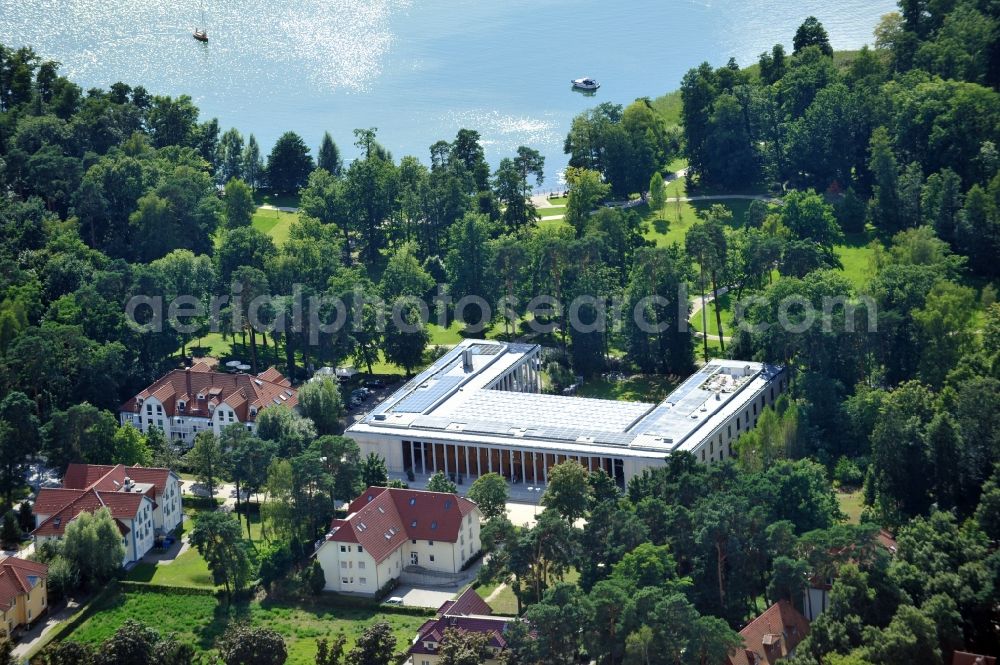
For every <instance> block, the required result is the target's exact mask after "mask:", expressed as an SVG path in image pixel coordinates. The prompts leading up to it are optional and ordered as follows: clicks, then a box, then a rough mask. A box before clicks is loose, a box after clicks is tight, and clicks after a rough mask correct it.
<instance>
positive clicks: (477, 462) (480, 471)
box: [474, 446, 483, 476]
mask: <svg viewBox="0 0 1000 665" xmlns="http://www.w3.org/2000/svg"><path fill="white" fill-rule="evenodd" d="M474 450H475V451H476V476H481V475H483V470H482V468H481V467H480V464H479V463H480V460H479V458H480V454H479V453H480V450H479V446H476V447H475V448H474Z"/></svg>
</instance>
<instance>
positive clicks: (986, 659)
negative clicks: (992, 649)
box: [951, 651, 997, 665]
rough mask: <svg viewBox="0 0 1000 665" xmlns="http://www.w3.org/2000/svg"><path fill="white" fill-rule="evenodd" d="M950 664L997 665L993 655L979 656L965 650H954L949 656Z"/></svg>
mask: <svg viewBox="0 0 1000 665" xmlns="http://www.w3.org/2000/svg"><path fill="white" fill-rule="evenodd" d="M951 665H997V659H996V657H995V656H980V655H978V654H974V653H968V652H967V651H956V652H955V654H954V655H953V656H952V657H951Z"/></svg>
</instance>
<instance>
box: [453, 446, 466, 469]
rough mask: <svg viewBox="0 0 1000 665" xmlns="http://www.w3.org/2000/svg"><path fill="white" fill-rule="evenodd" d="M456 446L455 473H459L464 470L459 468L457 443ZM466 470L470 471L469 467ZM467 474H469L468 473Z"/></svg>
mask: <svg viewBox="0 0 1000 665" xmlns="http://www.w3.org/2000/svg"><path fill="white" fill-rule="evenodd" d="M454 448H455V474H456V475H458V474H459V473H461V472H462V470H461V469H459V468H458V444H457V443H456V444H455V445H454ZM466 471H468V469H466ZM465 475H469V474H468V473H467V474H465Z"/></svg>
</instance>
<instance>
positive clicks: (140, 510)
mask: <svg viewBox="0 0 1000 665" xmlns="http://www.w3.org/2000/svg"><path fill="white" fill-rule="evenodd" d="M180 480H181V479H180V476H178V475H177V474H176V473H174V472H173V471H171V470H170V469H156V468H143V467H139V466H131V467H129V466H123V465H121V464H118V465H116V466H110V465H100V464H70V465H69V467H68V468H67V469H66V474H65V475H64V476H63V484H62V487H55V488H51V487H43V488H42V489H40V490H39V491H38V496H37V497H36V498H35V530H34V531H32V536H34V538H35V543H36V544H38V543H42V542H45V541H46V540H58V539H60V538H62V537H63V535H64V534H65V532H66V525H67V524H69V523H70V522H71V521H73V520H74V519H75V518H76V517H77V516H79V515H80V514H81V513H93V512H95V511H97V510H100V509H101V508H107V509H108V510H109V511H110V513H111V517H113V518H114V519H115V521H116V522H117V523H118V530H119V531H120V532H121V535H122V544H123V545H124V546H125V559H124V561H123V562H122V563H123V564H124V565H127V564H129V563H132V562H133V561H138V560H139V559H141V558H142V557H143V556H144V555H145V554H146V553H147V552H148V551H149V550H150V549H152V547H153V544H154V542H155V539H156V536H157V535H165V534H167V533H169V532H171V531H173V530H174V529H175V528H176V527H177V526H178V525H179V524H180V523H181V520H182V519H183V511H182V509H181V483H180Z"/></svg>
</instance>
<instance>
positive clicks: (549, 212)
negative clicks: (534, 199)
mask: <svg viewBox="0 0 1000 665" xmlns="http://www.w3.org/2000/svg"><path fill="white" fill-rule="evenodd" d="M538 214H539V215H540V216H541V217H555V216H556V215H565V214H566V206H553V207H551V208H539V209H538Z"/></svg>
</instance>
